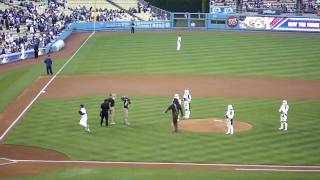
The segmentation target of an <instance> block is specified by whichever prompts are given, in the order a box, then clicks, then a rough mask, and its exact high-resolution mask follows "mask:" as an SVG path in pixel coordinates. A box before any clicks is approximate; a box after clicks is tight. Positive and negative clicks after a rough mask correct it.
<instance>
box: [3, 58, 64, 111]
mask: <svg viewBox="0 0 320 180" xmlns="http://www.w3.org/2000/svg"><path fill="white" fill-rule="evenodd" d="M39 59H42V58H39ZM40 61H41V60H40ZM64 62H65V61H64V60H59V61H56V60H55V59H54V62H53V63H54V64H53V71H54V72H56V71H57V70H58V69H59V68H60V67H61V65H62V63H64ZM39 76H46V69H45V65H44V64H34V65H30V66H28V67H23V68H19V69H16V70H13V71H7V72H2V73H0V82H1V83H0V99H1V102H0V112H3V110H4V109H5V108H6V107H7V106H8V105H9V104H11V103H12V102H13V101H14V100H15V99H16V98H17V97H18V96H19V95H20V94H21V93H22V92H23V91H24V90H25V89H27V87H28V86H30V84H31V83H32V82H33V81H34V80H35V79H37V78H38V77H39Z"/></svg>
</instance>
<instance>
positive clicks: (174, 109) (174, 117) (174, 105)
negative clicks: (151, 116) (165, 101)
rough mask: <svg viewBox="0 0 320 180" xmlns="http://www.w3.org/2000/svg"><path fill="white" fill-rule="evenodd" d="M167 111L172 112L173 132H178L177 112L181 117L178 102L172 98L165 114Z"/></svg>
mask: <svg viewBox="0 0 320 180" xmlns="http://www.w3.org/2000/svg"><path fill="white" fill-rule="evenodd" d="M169 110H171V111H172V122H173V126H174V131H173V132H175V133H176V132H178V118H179V112H180V113H181V116H183V112H182V108H181V105H180V103H179V100H178V99H176V98H174V99H173V103H172V104H171V105H170V106H169V107H168V108H167V110H166V111H165V113H167V112H168V111H169Z"/></svg>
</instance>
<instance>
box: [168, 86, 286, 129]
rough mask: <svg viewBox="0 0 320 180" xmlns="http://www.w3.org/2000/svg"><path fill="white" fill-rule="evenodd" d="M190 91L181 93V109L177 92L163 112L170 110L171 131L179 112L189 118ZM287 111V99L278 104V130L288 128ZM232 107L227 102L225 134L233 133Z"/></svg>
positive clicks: (176, 121) (233, 114)
mask: <svg viewBox="0 0 320 180" xmlns="http://www.w3.org/2000/svg"><path fill="white" fill-rule="evenodd" d="M191 100H192V98H191V93H190V91H189V90H187V89H186V90H185V91H184V95H183V110H182V107H181V104H182V103H181V99H180V98H179V94H175V95H174V96H173V102H172V104H170V106H169V107H168V108H167V109H166V110H165V113H167V112H168V111H170V110H171V111H172V124H173V127H174V130H173V132H175V133H176V132H178V129H179V128H178V123H179V118H180V116H179V114H181V116H183V117H184V119H189V118H190V114H191ZM288 111H289V105H288V102H287V100H283V101H282V105H281V106H280V109H279V113H280V128H279V130H284V131H287V130H288V122H287V119H288ZM234 116H235V112H234V108H233V105H231V104H229V105H228V106H227V112H226V114H225V118H226V125H227V132H226V134H227V135H233V134H234V127H233V125H234Z"/></svg>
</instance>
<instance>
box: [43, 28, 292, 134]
mask: <svg viewBox="0 0 320 180" xmlns="http://www.w3.org/2000/svg"><path fill="white" fill-rule="evenodd" d="M133 31H134V30H133ZM133 33H134V32H133ZM181 43H182V37H181V35H180V34H179V35H178V39H177V51H180V49H181ZM48 59H49V60H51V59H50V56H48V58H47V59H46V61H45V63H46V64H47V72H48V74H49V71H48V64H49V65H50V66H51V64H52V62H51V61H48ZM50 70H51V67H50ZM51 74H52V72H51ZM115 99H116V96H115V95H114V94H110V97H109V98H108V99H105V100H104V102H103V103H102V104H101V106H100V108H101V111H100V118H101V121H100V125H101V127H102V126H103V122H105V126H106V127H109V126H110V125H113V124H115V121H114V114H115V107H114V105H115ZM121 100H122V101H123V108H124V124H125V125H130V123H129V121H128V113H129V106H130V104H131V100H130V98H129V97H127V96H123V97H122V98H121ZM191 100H192V96H191V93H190V91H189V90H188V89H186V90H184V94H183V98H182V100H181V99H180V97H179V94H174V96H173V101H172V104H170V105H169V107H168V108H167V109H166V110H165V112H164V113H167V112H168V111H170V110H171V112H172V124H173V127H174V130H173V132H174V133H176V132H178V130H179V128H178V123H179V120H180V115H181V116H182V117H183V118H184V119H189V118H190V115H191ZM182 101H183V102H182ZM182 105H183V108H182ZM288 111H289V105H288V102H287V100H283V101H282V105H281V107H280V109H279V113H280V128H279V130H284V131H287V130H288V122H287V119H288ZM79 114H80V116H81V118H80V125H81V126H82V127H83V128H84V129H85V130H86V131H87V132H90V129H89V126H88V123H87V121H88V116H87V113H86V109H85V108H84V105H80V110H79ZM234 116H235V112H234V107H233V105H232V104H229V105H228V106H227V112H226V114H225V118H226V125H227V132H226V134H228V135H233V134H234V127H233V125H234Z"/></svg>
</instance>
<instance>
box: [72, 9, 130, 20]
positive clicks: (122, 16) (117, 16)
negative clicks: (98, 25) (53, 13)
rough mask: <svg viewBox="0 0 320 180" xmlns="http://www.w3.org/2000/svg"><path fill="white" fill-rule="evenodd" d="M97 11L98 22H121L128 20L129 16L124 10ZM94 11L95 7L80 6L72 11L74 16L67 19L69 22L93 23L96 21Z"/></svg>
mask: <svg viewBox="0 0 320 180" xmlns="http://www.w3.org/2000/svg"><path fill="white" fill-rule="evenodd" d="M95 11H96V18H97V19H96V20H97V21H121V20H128V18H129V17H128V15H127V13H126V12H125V11H124V10H120V9H106V8H105V9H102V8H98V9H96V10H95ZM94 16H95V15H94V9H93V7H90V8H88V7H85V6H82V7H81V6H78V7H77V8H75V9H72V14H71V15H70V16H69V17H67V19H68V22H83V21H93V19H94Z"/></svg>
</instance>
